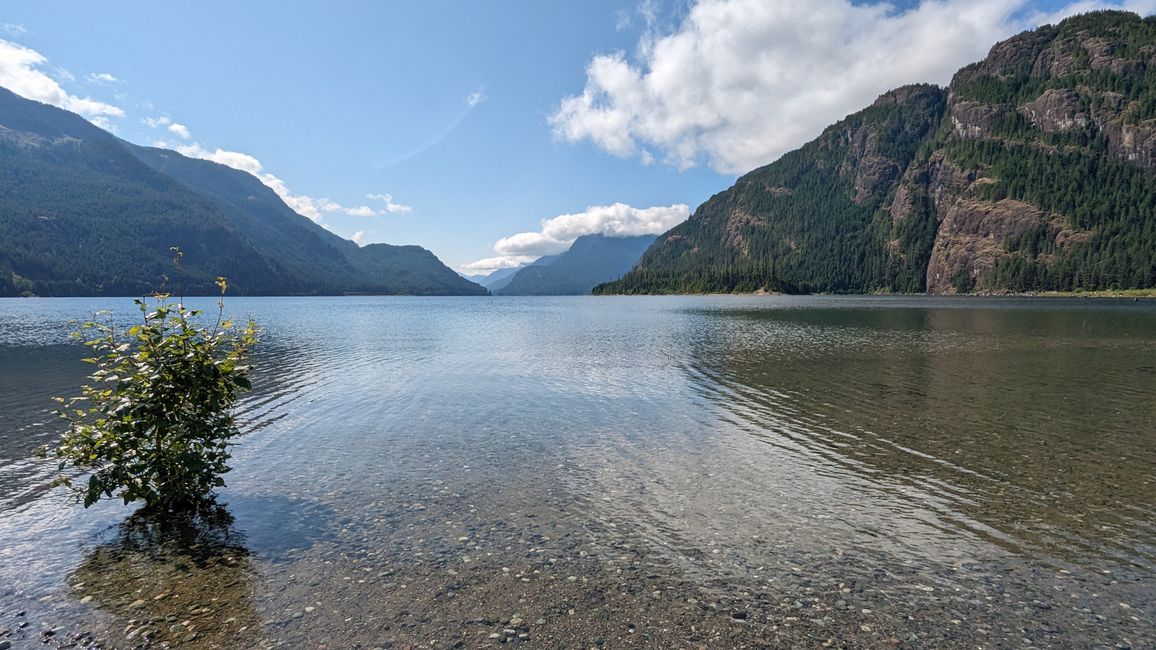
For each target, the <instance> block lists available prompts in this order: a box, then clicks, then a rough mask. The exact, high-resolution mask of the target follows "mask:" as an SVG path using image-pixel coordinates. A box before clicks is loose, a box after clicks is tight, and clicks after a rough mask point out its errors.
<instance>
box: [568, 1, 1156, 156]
mask: <svg viewBox="0 0 1156 650" xmlns="http://www.w3.org/2000/svg"><path fill="white" fill-rule="evenodd" d="M1108 7H1116V8H1120V7H1123V8H1127V9H1130V10H1133V11H1137V12H1138V13H1141V14H1148V13H1151V12H1153V11H1154V10H1156V0H1123V1H1119V0H1117V1H1111V0H1101V1H1091V0H1083V1H1080V2H1075V3H1071V4H1069V5H1067V6H1065V7H1064V8H1062V9H1060V10H1058V11H1056V12H1054V13H1047V14H1044V13H1040V12H1034V11H1031V10H1030V8H1029V4H1028V0H922V1H921V2H920V3H919V4H918V5H916V6H914V7H912V8H909V9H899V8H897V7H896V6H895V5H894V4H891V3H887V2H874V3H858V4H856V3H853V2H851V1H850V0H776V1H775V2H768V1H767V0H697V2H695V3H694V4H693V6H692V7H690V9H689V12H688V13H687V14H686V16H685V18H683V19H682V21H681V23H680V24H679V25H678V26H677V27H676V28H674V29H673V30H668V31H667V33H665V34H661V35H660V34H652V33H650V30H649V28H648V30H647V32H648V33H647V34H644V35H643V36H642V38H641V40H640V42H639V45H638V56H637V57H635V58H634V59H631V58H628V57H627V55H626V54H625V53H623V52H617V53H611V54H601V55H598V56H595V57H594V58H593V59H592V60H591V61H590V63H589V65H588V66H587V68H586V86H585V88H584V89H583V91H582V93H581V94H579V95H573V96H570V97H566V98H564V99H563V100H562V101H561V103H560V105H559V107H558V109H557V110H556V111H555V112H554V114H553V115H551V116H550V118H549V121H550V124H551V126H552V128H553V131H554V134H555V137H557V138H559V139H561V140H565V141H568V142H578V141H582V140H589V141H591V142H592V143H593V144H595V145H596V146H597V147H599V148H601V149H603V150H605V151H607V152H609V153H611V154H613V155H615V156H620V157H632V156H638V157H639V158H640V159H641V160H642V161H643V162H644V163H646V162H648V161H649V160H652V159H653V156H654V153H657V154H658V155H659V157H660V158H661V159H662V161H663V162H664V163H666V164H668V165H671V166H674V167H677V168H679V169H686V168H688V167H692V166H695V165H698V164H701V163H704V162H705V163H707V164H709V165H710V166H711V167H712V168H714V169H715V170H717V171H720V172H724V173H739V172H745V171H748V170H750V169H752V168H754V167H757V166H759V165H762V164H765V163H767V162H770V161H772V160H774V159H776V158H778V157H779V156H780V155H782V154H783V153H785V152H787V151H789V150H791V149H794V148H797V147H798V146H800V145H801V144H803V143H804V142H806V141H808V140H810V139H812V138H814V137H815V136H817V135H818V134H819V132H820V131H821V130H822V129H823V128H824V127H825V126H827V125H828V124H831V123H833V122H835V121H837V120H839V119H841V118H842V117H844V116H845V115H847V114H850V113H852V112H854V111H856V110H859V109H861V108H863V107H865V106H867V105H869V104H870V103H871V102H872V101H873V100H874V99H875V98H876V97H877V96H878V95H880V94H882V93H883V92H886V91H887V90H890V89H892V88H895V87H897V86H901V85H904V84H908V83H915V82H934V83H940V84H944V83H946V82H947V81H949V80H950V78H951V75H952V74H953V73H954V72H955V71H956V70H957V69H959V68H960V67H962V66H963V65H966V64H968V63H970V62H972V61H976V60H979V59H981V58H983V56H984V55H986V53H987V50H988V49H989V48H990V47H991V46H992V45H994V44H995V43H996V42H997V41H999V40H1000V39H1003V38H1006V37H1007V36H1010V35H1011V34H1014V33H1016V32H1018V31H1021V30H1023V29H1029V28H1032V27H1034V26H1037V25H1039V24H1042V23H1044V22H1054V21H1056V20H1058V19H1061V18H1063V17H1065V16H1069V15H1072V14H1073V13H1079V12H1083V11H1088V10H1091V9H1100V8H1108ZM639 13H640V15H641V16H643V18H644V19H645V20H646V21H647V22H648V24H653V23H654V20H655V12H654V6H653V4H651V3H648V2H644V3H643V4H642V6H641V7H640V9H639Z"/></svg>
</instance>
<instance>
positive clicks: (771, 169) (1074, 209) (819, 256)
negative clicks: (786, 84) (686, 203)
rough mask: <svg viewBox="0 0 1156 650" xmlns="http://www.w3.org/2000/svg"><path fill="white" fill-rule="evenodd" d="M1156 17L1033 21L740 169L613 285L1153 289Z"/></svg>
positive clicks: (615, 288) (618, 288)
mask: <svg viewBox="0 0 1156 650" xmlns="http://www.w3.org/2000/svg"><path fill="white" fill-rule="evenodd" d="M1154 168H1156V19H1153V18H1146V19H1141V18H1140V17H1138V16H1136V15H1135V14H1131V13H1126V12H1114V11H1113V12H1096V13H1091V14H1086V15H1083V16H1077V17H1074V18H1070V19H1068V20H1065V21H1064V22H1062V23H1060V24H1059V25H1056V26H1046V27H1042V28H1040V29H1037V30H1034V31H1031V32H1025V33H1022V34H1019V35H1017V36H1015V37H1012V38H1011V39H1008V40H1007V41H1004V42H1002V43H999V44H998V45H996V46H995V47H993V48H992V50H991V52H990V54H989V55H988V57H987V58H986V59H984V60H983V61H981V62H979V63H976V64H973V65H970V66H968V67H966V68H964V69H962V70H960V71H959V72H958V73H957V74H956V75H955V77H954V79H953V80H952V82H951V84H950V86H949V87H948V88H946V89H940V88H937V87H935V86H909V87H904V88H900V89H898V90H895V91H892V92H889V93H887V94H885V95H883V96H882V97H880V98H879V99H878V100H877V101H876V102H875V103H874V104H873V105H872V106H870V107H868V108H867V109H865V110H863V111H860V112H858V113H856V114H854V115H851V116H849V117H847V118H846V119H844V120H842V121H841V122H839V123H837V124H835V125H833V126H831V127H829V128H827V129H826V130H825V131H824V132H823V134H822V135H820V136H819V137H818V138H817V139H815V140H814V141H812V142H810V143H808V144H806V145H804V146H803V147H802V148H800V149H798V150H796V151H794V152H791V153H788V154H786V155H785V156H783V157H782V158H780V159H779V160H777V161H775V162H774V163H771V164H770V165H767V166H765V167H761V168H759V169H756V170H754V171H753V172H751V173H749V174H747V175H745V176H743V177H742V178H740V179H739V180H738V181H737V182H736V183H735V185H734V186H733V187H731V188H730V189H728V190H726V191H724V192H721V193H719V194H717V195H715V196H714V197H712V198H711V199H710V200H708V201H707V202H706V203H704V204H703V205H702V206H700V207H699V208H698V210H696V212H695V214H694V215H693V216H692V217H691V218H690V219H689V220H688V221H687V222H684V223H683V224H681V225H679V226H677V227H675V228H673V229H672V230H670V231H669V232H667V233H666V234H664V235H663V236H661V237H660V238H659V239H658V241H657V242H655V244H654V246H652V247H651V248H650V249H649V250H648V251H647V252H646V254H645V255H643V257H642V259H641V261H640V262H639V266H638V268H637V269H636V270H634V271H632V272H631V273H629V274H627V275H626V276H625V277H624V278H622V279H621V280H619V281H616V282H611V283H608V284H605V285H602V286H600V287H598V288H597V289H596V292H602V293H636V292H638V293H663V292H704V291H753V290H757V289H767V290H779V291H788V292H869V291H902V292H918V291H928V292H932V293H954V292H962V291H972V290H985V291H986V290H996V291H998V290H1014V291H1020V290H1047V289H1053V290H1074V289H1088V290H1092V289H1109V288H1146V287H1152V286H1156V171H1154Z"/></svg>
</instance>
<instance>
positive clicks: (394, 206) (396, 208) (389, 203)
mask: <svg viewBox="0 0 1156 650" xmlns="http://www.w3.org/2000/svg"><path fill="white" fill-rule="evenodd" d="M365 198H367V199H371V200H373V201H381V202H383V203H385V211H386V212H388V213H390V214H408V213H410V212H412V211H413V207H411V206H408V205H403V204H401V203H395V202H394V200H393V195H392V194H366V195H365Z"/></svg>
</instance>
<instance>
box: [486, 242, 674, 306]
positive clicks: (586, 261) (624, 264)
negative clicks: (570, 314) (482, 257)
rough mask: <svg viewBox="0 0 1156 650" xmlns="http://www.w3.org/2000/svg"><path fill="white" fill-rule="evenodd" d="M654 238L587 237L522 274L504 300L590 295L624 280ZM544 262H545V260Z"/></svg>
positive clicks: (512, 282) (502, 291) (500, 291)
mask: <svg viewBox="0 0 1156 650" xmlns="http://www.w3.org/2000/svg"><path fill="white" fill-rule="evenodd" d="M654 240H655V236H654V235H642V236H640V237H607V236H606V235H585V236H583V237H579V238H578V239H576V240H574V243H573V244H571V245H570V248H569V250H567V251H566V252H565V253H562V254H561V255H558V256H557V257H552V258H550V259H549V260H548V263H543V260H538V261H537V262H535V263H534V264H531V265H530V266H527V267H524V268H522V269H521V270H519V271H518V272H517V273H516V274H515V275H514V276H513V277H512V278H511V279H510V281H509V283H508V284H506V285H505V286H504V287H501V288H498V289H495V290H494V293H495V294H498V295H503V296H575V295H585V294H588V293H590V290H591V289H593V288H594V287H595V285H597V284H599V283H602V282H606V281H608V280H612V279H614V278H618V277H621V276H622V274H624V273H626V272H627V271H629V270H630V269H631V268H633V267H634V264H635V263H636V262H637V261H638V258H639V257H641V256H642V253H643V251H645V250H646V249H647V247H649V246H650V245H651V244H652V243H654ZM544 259H545V258H544Z"/></svg>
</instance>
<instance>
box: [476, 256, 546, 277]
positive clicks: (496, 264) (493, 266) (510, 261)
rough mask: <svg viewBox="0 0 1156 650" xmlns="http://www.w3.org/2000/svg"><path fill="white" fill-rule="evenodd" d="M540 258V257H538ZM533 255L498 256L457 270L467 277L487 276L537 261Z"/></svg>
mask: <svg viewBox="0 0 1156 650" xmlns="http://www.w3.org/2000/svg"><path fill="white" fill-rule="evenodd" d="M538 257H541V256H538ZM538 257H535V256H533V255H499V256H497V257H487V258H485V259H480V260H478V261H476V262H470V263H469V264H463V265H462V266H460V267H458V270H460V271H461V272H463V273H465V274H467V275H487V274H490V273H493V272H494V271H500V270H502V269H516V268H518V267H520V266H525V265H527V264H529V263H530V262H533V261H534V260H536V259H538Z"/></svg>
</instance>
